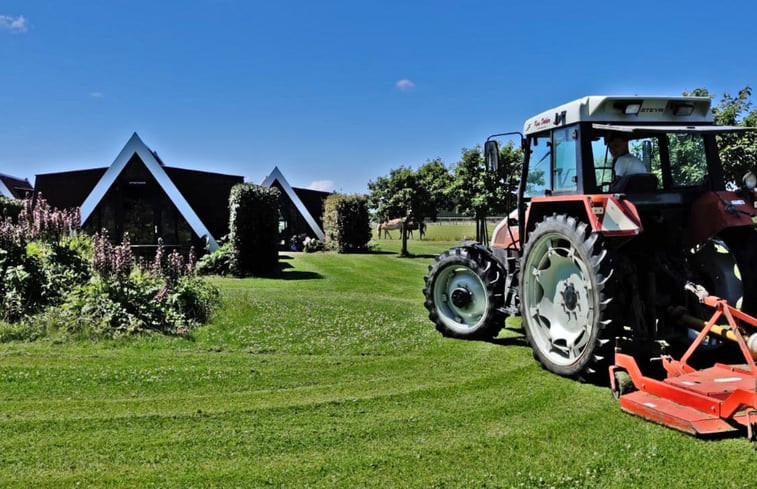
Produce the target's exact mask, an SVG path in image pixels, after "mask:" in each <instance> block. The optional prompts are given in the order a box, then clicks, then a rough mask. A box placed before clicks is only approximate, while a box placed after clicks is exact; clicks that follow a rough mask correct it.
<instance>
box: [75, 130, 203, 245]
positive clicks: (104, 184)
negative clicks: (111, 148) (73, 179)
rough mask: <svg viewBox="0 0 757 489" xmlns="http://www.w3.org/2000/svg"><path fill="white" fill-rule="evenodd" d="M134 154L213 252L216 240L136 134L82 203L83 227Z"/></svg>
mask: <svg viewBox="0 0 757 489" xmlns="http://www.w3.org/2000/svg"><path fill="white" fill-rule="evenodd" d="M135 153H136V154H137V156H139V158H140V159H141V160H142V163H144V164H145V166H146V167H147V170H148V171H149V172H150V173H151V174H152V176H153V177H154V178H155V180H156V181H157V182H158V185H160V187H161V188H162V189H163V191H164V192H165V193H166V194H167V195H168V198H169V199H171V202H173V204H174V205H175V206H176V208H177V209H178V210H179V213H180V214H181V215H182V217H183V218H184V219H185V220H186V221H187V224H189V227H191V228H192V231H194V232H195V234H197V236H199V237H201V238H202V237H205V238H206V239H207V241H208V251H211V252H212V251H215V250H217V249H218V243H217V242H216V240H215V238H213V236H212V235H211V234H210V231H208V228H206V227H205V224H203V223H202V221H201V220H200V218H199V217H198V216H197V214H196V213H195V211H194V210H193V209H192V207H191V206H190V205H189V203H188V202H187V199H185V198H184V196H183V195H182V194H181V192H179V189H178V188H176V185H174V183H173V182H172V181H171V179H170V178H169V177H168V175H167V174H166V171H165V170H164V169H163V167H162V166H160V163H158V160H157V159H156V158H155V155H154V154H153V153H152V151H150V148H148V147H147V146H146V145H145V143H143V142H142V140H141V139H139V136H138V135H137V133H136V132H135V133H134V134H133V135H132V136H131V138H130V139H129V141H128V142H127V143H126V146H124V148H123V149H122V150H121V152H120V153H119V154H118V156H117V157H116V159H115V161H113V164H112V165H110V167H109V168H108V169H107V170H106V171H105V173H104V174H103V176H102V177H100V180H99V181H98V182H97V185H95V188H93V189H92V192H90V193H89V195H88V196H87V198H86V199H85V200H84V203H83V204H82V205H81V222H82V224H83V223H84V222H86V221H87V219H89V217H90V216H91V215H92V212H94V210H95V207H97V204H99V203H100V201H101V200H102V199H103V197H105V193H106V192H107V191H108V189H109V188H110V187H111V186H112V185H113V183H114V182H115V181H116V178H118V175H120V174H121V172H122V171H123V170H124V168H125V167H126V164H127V163H128V162H129V160H130V159H131V157H132V156H133V155H134V154H135Z"/></svg>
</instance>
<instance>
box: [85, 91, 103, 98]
mask: <svg viewBox="0 0 757 489" xmlns="http://www.w3.org/2000/svg"><path fill="white" fill-rule="evenodd" d="M89 96H90V97H92V98H103V97H105V94H104V93H102V92H90V93H89Z"/></svg>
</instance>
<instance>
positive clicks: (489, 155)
mask: <svg viewBox="0 0 757 489" xmlns="http://www.w3.org/2000/svg"><path fill="white" fill-rule="evenodd" d="M484 159H485V160H486V168H487V169H488V170H489V171H492V172H496V171H497V170H498V169H499V144H497V141H494V140H491V141H487V142H485V143H484Z"/></svg>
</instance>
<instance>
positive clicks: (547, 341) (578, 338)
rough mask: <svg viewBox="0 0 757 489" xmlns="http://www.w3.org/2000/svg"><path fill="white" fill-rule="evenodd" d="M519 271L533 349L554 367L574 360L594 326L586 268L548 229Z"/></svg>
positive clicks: (562, 239)
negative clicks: (521, 277) (520, 271)
mask: <svg viewBox="0 0 757 489" xmlns="http://www.w3.org/2000/svg"><path fill="white" fill-rule="evenodd" d="M524 273H525V276H524V280H526V283H525V298H524V299H525V301H526V303H525V305H526V308H525V313H526V314H528V320H529V325H530V326H531V328H530V332H531V336H532V341H533V342H534V343H535V347H536V348H537V349H538V350H539V351H540V352H542V353H543V354H544V355H545V356H546V357H547V358H548V359H549V361H550V362H552V363H554V364H556V365H559V366H568V365H572V364H574V363H576V362H577V361H578V360H579V359H580V358H581V357H582V355H583V354H584V352H585V351H586V348H587V346H589V342H590V339H591V333H592V330H593V328H594V320H595V317H594V316H595V311H594V305H593V304H592V302H593V301H592V300H591V298H592V297H594V293H595V291H594V285H593V282H592V280H591V271H590V268H589V266H587V264H586V263H585V262H584V260H583V259H582V258H581V257H580V254H579V252H578V250H577V249H576V247H575V246H574V245H573V244H572V243H571V242H570V241H568V240H567V239H565V237H564V236H563V235H561V234H558V233H550V234H545V235H544V236H542V237H541V238H539V241H538V242H536V243H534V246H533V248H532V250H531V253H529V256H528V259H527V263H526V267H525V272H524Z"/></svg>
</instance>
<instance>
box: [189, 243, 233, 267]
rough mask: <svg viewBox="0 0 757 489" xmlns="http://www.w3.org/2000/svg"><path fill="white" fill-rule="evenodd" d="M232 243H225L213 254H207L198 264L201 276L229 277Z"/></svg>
mask: <svg viewBox="0 0 757 489" xmlns="http://www.w3.org/2000/svg"><path fill="white" fill-rule="evenodd" d="M231 253H232V249H231V243H224V244H222V245H221V247H220V248H218V249H217V250H215V251H214V252H213V253H207V254H206V255H203V257H202V258H200V260H199V261H198V262H197V273H198V274H200V275H228V274H229V273H231Z"/></svg>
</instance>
